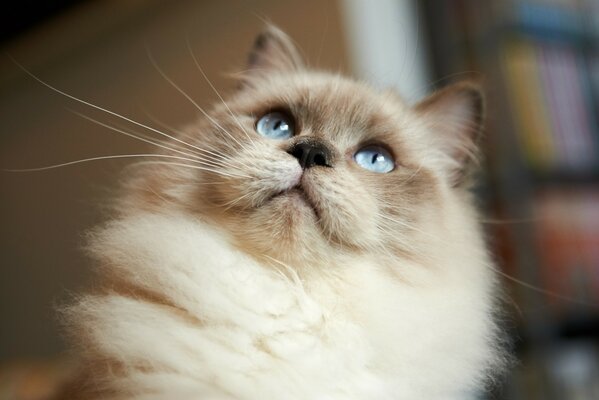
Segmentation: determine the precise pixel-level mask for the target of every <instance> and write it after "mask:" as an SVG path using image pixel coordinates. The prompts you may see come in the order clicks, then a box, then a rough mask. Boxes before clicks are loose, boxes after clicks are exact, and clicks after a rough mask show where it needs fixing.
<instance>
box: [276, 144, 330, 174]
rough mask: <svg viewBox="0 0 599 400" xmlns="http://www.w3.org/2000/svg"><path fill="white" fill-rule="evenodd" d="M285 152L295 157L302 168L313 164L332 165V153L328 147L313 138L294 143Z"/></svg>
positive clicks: (313, 165) (310, 166)
mask: <svg viewBox="0 0 599 400" xmlns="http://www.w3.org/2000/svg"><path fill="white" fill-rule="evenodd" d="M287 153H289V154H291V155H292V156H293V157H295V158H296V159H297V161H298V162H299V164H300V166H301V167H302V168H303V169H308V168H312V167H315V166H320V167H332V166H333V165H332V155H331V151H330V150H329V149H328V147H327V146H326V145H325V144H324V143H322V142H320V141H318V140H314V139H305V140H302V141H299V142H297V143H296V144H294V145H293V146H292V147H291V148H290V149H289V150H287Z"/></svg>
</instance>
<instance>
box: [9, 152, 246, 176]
mask: <svg viewBox="0 0 599 400" xmlns="http://www.w3.org/2000/svg"><path fill="white" fill-rule="evenodd" d="M153 157H155V158H167V159H177V160H184V161H189V162H192V163H194V164H198V165H193V166H191V165H188V164H182V165H186V166H190V167H193V168H196V169H202V170H207V171H212V172H222V171H217V170H213V169H209V168H206V167H204V166H213V165H210V164H207V163H203V162H200V161H197V160H194V159H192V158H187V157H179V156H171V155H165V154H153V153H149V154H115V155H110V156H98V157H89V158H83V159H79V160H74V161H68V162H64V163H60V164H53V165H47V166H44V167H37V168H20V169H5V170H4V171H6V172H39V171H47V170H51V169H56V168H62V167H67V166H71V165H77V164H83V163H87V162H93V161H102V160H115V159H125V158H127V159H130V158H153ZM200 165H202V166H200ZM222 175H224V173H223V174H222ZM229 176H235V177H246V178H249V176H247V175H241V174H235V175H233V174H230V175H229Z"/></svg>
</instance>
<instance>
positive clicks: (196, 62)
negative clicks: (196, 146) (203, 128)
mask: <svg viewBox="0 0 599 400" xmlns="http://www.w3.org/2000/svg"><path fill="white" fill-rule="evenodd" d="M186 43H187V49H188V50H189V54H190V55H191V58H192V59H193V62H194V64H195V65H196V67H197V68H198V70H199V71H200V74H202V76H203V77H204V79H205V80H206V82H207V83H208V85H209V86H210V88H211V89H212V91H213V92H214V93H216V95H217V96H218V98H219V99H220V101H221V102H222V103H223V105H224V106H225V107H226V109H227V111H228V112H229V114H230V115H231V117H232V118H233V119H234V120H235V122H236V123H237V125H238V126H239V128H241V131H242V132H243V133H244V134H245V136H246V137H247V138H248V140H249V141H250V143H251V144H252V145H255V143H254V140H253V139H252V138H251V136H250V135H249V133H248V132H247V130H246V129H245V128H244V127H243V125H241V122H239V119H238V118H237V117H236V116H235V114H233V111H231V108H229V105H228V104H227V102H226V101H225V99H223V97H222V96H221V94H220V93H219V92H218V90H216V88H215V87H214V85H213V84H212V82H211V81H210V79H208V76H207V75H206V73H205V72H204V69H203V68H202V67H201V66H200V63H199V61H198V59H197V58H196V55H195V53H194V51H193V48H192V47H191V43H190V42H189V37H187V38H186Z"/></svg>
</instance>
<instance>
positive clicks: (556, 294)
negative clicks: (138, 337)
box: [0, 0, 599, 400]
mask: <svg viewBox="0 0 599 400" xmlns="http://www.w3.org/2000/svg"><path fill="white" fill-rule="evenodd" d="M12 3H13V4H12V6H11V5H10V3H8V5H3V10H2V14H1V16H0V22H1V23H0V50H2V52H1V53H2V54H1V55H0V168H35V167H40V166H45V165H50V164H57V163H63V162H67V161H72V160H77V159H83V158H87V157H96V156H105V155H115V154H134V153H140V152H141V153H143V152H146V151H147V149H146V147H145V146H144V145H143V143H141V144H140V143H139V142H136V141H134V140H132V139H128V138H127V137H125V136H123V135H120V134H118V133H115V132H113V131H110V130H109V129H107V128H105V127H102V126H98V125H96V124H93V123H91V122H90V121H88V120H85V119H83V118H81V117H79V116H78V115H76V114H75V113H73V111H75V112H78V113H84V114H86V115H89V116H90V117H93V118H96V119H99V120H101V121H102V122H103V123H107V124H110V125H113V126H117V127H119V126H122V125H123V121H122V120H118V119H116V118H114V117H111V116H110V115H107V114H103V113H100V112H98V110H94V109H92V108H90V107H87V106H85V105H82V104H81V103H77V102H76V101H73V100H72V99H69V98H66V97H65V96H62V95H60V94H58V93H56V92H55V91H53V90H51V89H49V88H48V87H45V86H43V85H42V84H40V83H39V82H37V81H36V80H34V79H33V78H31V77H30V76H28V75H27V73H25V72H24V71H23V70H22V69H20V68H19V67H18V66H17V64H15V63H14V62H13V61H11V58H10V57H12V58H14V59H16V60H17V61H18V62H19V63H20V64H22V65H23V66H24V67H25V68H27V70H29V71H31V72H32V73H33V74H35V75H36V76H38V77H39V78H41V79H42V80H44V81H45V82H47V83H49V84H50V85H52V86H55V87H56V88H58V89H60V90H63V91H64V92H66V93H69V94H70V95H73V96H76V97H79V98H81V99H84V100H86V101H89V102H91V103H94V104H97V105H98V106H101V107H104V108H107V109H110V110H112V111H114V112H117V113H119V114H123V115H125V116H127V117H130V118H132V119H134V120H136V121H139V122H141V123H143V124H147V125H150V126H154V127H157V128H159V129H167V128H166V127H169V126H179V125H182V124H184V123H186V122H187V121H191V120H192V119H194V118H195V116H196V114H197V111H196V109H195V108H194V106H193V105H192V104H190V102H189V101H188V100H187V99H185V98H184V97H183V96H182V95H181V94H180V93H178V92H177V91H176V90H174V89H173V87H172V86H170V85H169V84H168V83H167V82H166V81H165V80H164V79H163V78H162V77H161V76H160V74H159V73H158V72H157V70H156V69H155V68H154V67H153V66H152V64H151V63H150V61H149V58H148V54H147V50H146V48H148V49H149V51H150V52H151V53H152V55H153V57H154V58H155V59H156V62H157V64H158V65H160V68H162V69H163V70H164V71H165V73H166V74H168V75H169V76H170V77H171V78H172V79H174V80H175V81H176V82H177V84H178V85H180V86H181V87H182V88H184V90H185V91H186V92H187V93H188V94H189V95H190V96H191V97H192V98H194V99H195V100H196V101H197V103H198V104H200V105H201V106H208V105H209V104H210V103H211V102H213V101H215V100H216V99H218V98H217V96H216V94H215V93H214V92H213V91H212V89H211V88H210V85H209V83H208V82H207V81H206V79H204V78H203V77H202V75H201V73H200V72H199V71H198V69H197V68H196V66H195V65H194V63H193V59H192V57H191V55H190V52H189V50H188V47H187V41H189V43H190V45H191V47H192V48H193V51H194V52H195V54H196V56H197V57H198V60H199V62H200V64H201V66H202V68H203V70H204V71H205V73H206V75H207V76H208V78H209V79H210V80H211V81H212V83H213V84H214V85H215V87H216V88H218V90H219V91H220V92H221V93H223V94H226V93H227V92H228V91H230V90H231V89H233V88H234V82H233V81H232V80H230V79H228V78H227V77H226V75H227V74H228V73H230V72H234V71H238V70H240V69H242V68H243V67H244V63H245V59H246V54H247V51H248V49H249V47H250V46H251V44H252V42H253V39H254V37H255V35H256V34H257V33H258V32H259V31H260V29H261V27H262V26H263V24H264V21H265V20H268V21H271V22H274V23H275V24H277V25H279V26H280V27H281V28H283V29H284V30H285V31H286V32H288V33H289V34H290V35H291V36H292V37H293V38H294V40H295V41H296V42H297V43H298V45H299V46H300V47H301V49H302V50H303V52H304V54H305V57H306V58H307V59H308V60H309V63H310V65H313V66H316V67H319V68H322V69H327V70H332V71H339V72H342V73H348V74H352V75H354V76H357V77H359V78H361V79H365V80H368V81H370V82H372V83H373V84H375V85H378V86H395V87H397V89H398V90H399V91H400V92H401V93H402V94H403V95H404V97H406V98H407V99H408V100H410V101H416V100H418V99H419V98H421V97H423V96H424V95H426V94H427V93H429V92H431V91H433V90H434V89H436V88H439V87H442V86H443V85H446V84H448V83H451V82H454V81H458V80H460V79H465V78H472V77H474V78H477V79H480V80H482V81H483V83H484V85H485V90H486V92H487V96H488V121H487V129H486V138H485V142H484V145H483V146H484V153H485V168H484V171H483V173H481V176H480V178H481V179H480V185H479V186H478V187H477V189H476V190H477V193H478V194H479V198H480V203H481V205H482V206H483V208H484V209H485V212H486V215H487V216H488V217H487V218H486V219H485V226H486V228H487V232H488V237H489V242H490V243H491V246H492V250H493V252H494V253H495V254H496V257H497V259H498V260H499V263H500V266H501V270H502V271H503V273H504V274H505V276H503V281H504V283H505V286H506V288H507V291H508V294H509V298H510V301H508V303H507V305H506V316H505V321H504V322H503V324H502V325H503V326H504V327H505V328H506V330H507V331H508V332H509V334H510V335H511V337H512V338H513V343H514V346H513V347H514V349H513V350H514V353H515V354H516V356H517V357H518V359H519V362H518V363H517V364H516V365H515V366H514V368H512V369H511V371H510V373H509V374H508V376H506V377H505V379H503V380H501V381H500V382H498V384H497V385H496V387H495V388H493V389H492V390H489V391H488V392H486V393H481V394H480V399H527V400H528V399H549V400H553V399H555V400H570V399H573V400H587V399H588V400H590V399H595V400H596V399H599V306H598V304H599V119H598V116H599V112H598V111H599V1H597V0H496V1H479V0H421V1H415V0H414V1H412V0H380V1H376V2H374V1H360V0H328V1H319V0H303V1H277V0H256V1H242V0H227V1H216V0H214V1H208V0H204V1H200V0H196V1H191V0H189V1H188V0H179V1H166V0H127V1H120V0H107V1H97V0H96V1H94V0H61V1H53V2H36V1H20V2H12ZM8 55H10V57H9V56H8ZM127 128H128V129H132V130H137V131H141V128H139V127H136V126H128V127H127ZM126 163H127V161H126V160H122V159H121V160H110V161H97V162H90V163H84V164H78V165H76V166H68V167H64V168H58V169H53V170H47V171H43V172H29V173H14V172H11V173H9V172H5V171H0V193H1V196H0V262H1V264H0V399H42V398H45V397H47V395H48V394H49V393H51V391H52V388H53V385H54V383H55V382H59V381H60V379H62V377H64V376H65V375H66V374H68V371H69V363H68V357H67V356H66V355H65V344H64V342H63V340H62V339H61V336H60V328H59V322H58V319H57V317H56V313H55V311H54V310H55V307H56V306H57V305H60V304H62V303H64V302H65V301H66V300H68V298H69V296H71V295H72V293H75V292H77V290H78V289H79V288H81V287H82V286H84V285H85V284H86V283H89V279H90V263H89V261H88V260H87V259H86V258H85V256H84V254H83V252H82V251H81V250H80V248H81V245H82V243H83V241H84V240H83V235H84V232H85V231H86V230H87V229H89V228H90V227H92V226H94V225H95V224H97V223H99V222H101V221H103V220H104V219H105V215H103V208H104V206H103V205H104V204H106V201H107V200H108V199H109V198H110V193H111V189H113V188H114V187H115V186H116V185H117V183H118V180H119V176H120V175H119V171H120V170H121V169H122V167H123V166H124V165H126Z"/></svg>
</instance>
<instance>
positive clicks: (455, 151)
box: [415, 81, 485, 187]
mask: <svg viewBox="0 0 599 400" xmlns="http://www.w3.org/2000/svg"><path fill="white" fill-rule="evenodd" d="M484 105H485V102H484V96H483V93H482V90H481V88H480V85H479V84H477V83H475V82H473V81H466V82H460V83H457V84H453V85H450V86H448V87H446V88H444V89H441V90H439V91H438V92H436V93H433V94H432V95H431V96H429V97H427V98H426V99H424V100H423V101H421V102H420V103H419V104H417V105H416V107H415V109H416V111H417V112H418V113H419V114H420V115H421V116H422V117H423V118H424V120H425V122H426V123H427V124H428V125H429V127H430V128H431V131H432V135H433V137H432V142H433V143H434V144H433V147H435V150H436V151H438V152H440V154H442V159H443V160H444V161H445V162H444V163H443V165H442V168H443V169H444V170H445V171H446V172H447V176H448V178H449V180H450V183H451V184H452V185H453V186H454V187H457V186H462V185H463V184H464V183H465V182H466V181H467V179H466V178H467V177H468V172H469V171H470V169H471V168H470V167H471V166H472V164H474V163H476V161H477V160H478V157H477V156H478V152H479V151H478V144H479V140H480V137H481V134H482V128H483V120H484V111H485V110H484V108H485V107H484Z"/></svg>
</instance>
